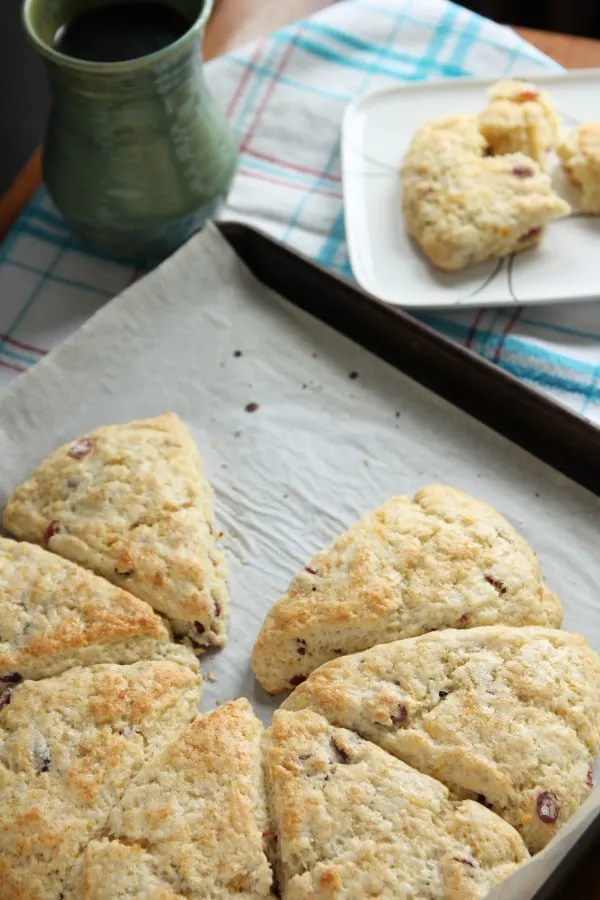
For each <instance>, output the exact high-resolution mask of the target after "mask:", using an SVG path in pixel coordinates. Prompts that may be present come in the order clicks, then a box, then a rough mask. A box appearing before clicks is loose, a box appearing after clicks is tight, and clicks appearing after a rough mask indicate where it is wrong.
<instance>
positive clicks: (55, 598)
mask: <svg viewBox="0 0 600 900" xmlns="http://www.w3.org/2000/svg"><path fill="white" fill-rule="evenodd" d="M0 623H1V627H0V633H1V636H0V685H1V684H15V683H18V682H19V681H22V680H23V679H26V678H32V679H38V678H47V677H48V676H52V675H59V674H60V673H61V672H64V671H65V670H66V669H70V668H73V667H74V666H89V665H95V664H98V663H122V664H124V663H133V662H137V661H138V660H150V659H172V660H174V661H177V662H181V663H183V664H187V665H189V666H191V667H192V668H194V669H196V668H197V666H198V662H197V659H196V657H195V656H194V654H193V653H192V651H191V650H190V649H188V648H187V647H185V646H183V645H182V644H179V645H178V644H175V643H173V642H172V640H171V635H170V632H169V629H168V627H167V626H166V624H165V621H164V620H163V619H162V618H161V617H160V616H159V615H157V614H156V613H155V612H154V611H153V609H152V607H151V606H149V605H148V604H147V603H144V601H143V600H139V599H138V598H137V597H134V596H133V595H132V594H130V593H128V592H127V591H124V590H122V589H121V588H118V587H115V586H114V585H112V584H111V583H110V582H108V581H106V579H104V578H100V577H99V576H98V575H94V574H93V573H92V572H89V571H87V570H86V569H82V568H81V567H80V566H77V565H76V564H75V563H72V562H69V561H68V560H65V559H61V558H60V557H59V556H55V555H54V554H52V553H49V552H48V551H47V550H44V549H43V548H42V547H38V546H37V545H35V544H30V543H27V542H25V541H23V542H17V541H12V540H9V539H8V538H0Z"/></svg>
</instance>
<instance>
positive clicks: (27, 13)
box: [21, 0, 213, 73]
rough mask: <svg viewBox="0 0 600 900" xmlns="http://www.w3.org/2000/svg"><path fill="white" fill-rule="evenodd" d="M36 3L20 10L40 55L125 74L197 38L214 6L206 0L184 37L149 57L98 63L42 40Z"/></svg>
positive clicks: (27, 1) (27, 2) (80, 69)
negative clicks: (35, 16) (34, 15)
mask: <svg viewBox="0 0 600 900" xmlns="http://www.w3.org/2000/svg"><path fill="white" fill-rule="evenodd" d="M37 2H39V0H25V3H24V4H23V9H22V13H21V20H22V22H23V26H24V28H25V32H26V34H27V37H28V38H29V41H30V42H31V43H32V44H33V46H34V48H35V49H36V50H37V52H38V53H39V54H40V55H41V56H43V57H45V59H47V60H49V61H50V62H53V63H56V64H57V65H60V66H61V67H63V68H65V67H67V68H70V69H75V70H76V71H78V72H89V73H93V72H98V73H100V72H104V73H107V72H111V73H113V72H114V73H117V72H123V73H124V72H131V71H132V70H135V69H143V68H146V67H147V66H152V65H153V64H154V63H157V62H159V61H160V60H161V59H164V58H166V57H168V56H169V55H170V54H171V53H172V51H173V50H176V49H179V48H181V47H184V46H185V45H186V44H187V43H189V42H190V41H191V40H192V39H193V38H195V37H197V36H198V35H199V33H200V32H201V31H202V30H203V28H204V26H205V25H206V23H207V21H208V19H209V17H210V14H211V12H212V8H213V0H204V2H203V5H202V10H201V11H200V13H199V14H198V16H197V18H196V19H195V20H194V21H193V22H192V23H191V25H190V27H189V28H188V29H187V31H185V32H184V33H183V34H182V35H181V37H178V38H177V40H176V41H173V42H172V43H171V44H168V45H167V46H166V47H162V48H161V49H160V50H155V51H154V52H153V53H148V54H146V56H138V57H134V58H133V59H123V60H119V61H118V62H96V61H95V60H91V59H78V58H77V57H75V56H68V55H67V54H66V53H61V52H60V50H56V48H55V47H52V46H51V45H50V44H47V43H46V42H45V41H43V40H42V38H41V37H40V36H39V34H38V33H37V31H36V29H35V28H34V25H33V22H32V9H33V5H34V4H35V3H37ZM99 5H101V3H99Z"/></svg>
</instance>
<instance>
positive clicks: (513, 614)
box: [252, 485, 562, 694]
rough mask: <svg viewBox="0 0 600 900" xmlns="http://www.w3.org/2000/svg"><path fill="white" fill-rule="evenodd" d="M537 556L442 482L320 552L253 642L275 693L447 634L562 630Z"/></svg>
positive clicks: (259, 667) (393, 504) (257, 663)
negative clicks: (334, 663) (329, 665)
mask: <svg viewBox="0 0 600 900" xmlns="http://www.w3.org/2000/svg"><path fill="white" fill-rule="evenodd" d="M561 621H562V610H561V606H560V603H559V601H558V599H557V597H556V596H555V595H554V594H553V593H552V591H550V590H549V588H548V587H547V586H546V585H545V583H544V580H543V578H542V573H541V570H540V565H539V562H538V560H537V557H536V556H535V554H534V552H533V551H532V550H531V548H530V547H529V546H528V544H527V543H526V541H525V540H524V539H523V538H522V537H521V536H520V535H519V534H518V533H517V532H516V531H515V529H514V528H513V527H512V526H511V525H510V524H509V523H508V522H507V521H506V520H505V519H504V518H503V517H502V516H501V515H499V514H498V513H497V512H496V511H495V510H493V509H492V508H491V507H489V506H487V505H486V504H484V503H482V502H480V501H478V500H474V499H473V498H471V497H469V496H468V495H467V494H464V493H463V492H462V491H459V490H456V489H454V488H450V487H446V486H443V485H430V486H428V487H424V488H422V489H421V490H419V491H418V492H417V493H416V494H415V496H414V498H413V499H412V500H411V499H410V498H408V497H392V498H391V499H390V500H388V501H387V502H385V503H384V504H383V505H382V506H381V507H379V508H378V509H376V510H375V511H374V512H372V513H370V514H369V515H367V516H365V517H364V518H363V519H361V520H360V521H359V522H357V523H356V524H355V525H354V526H353V527H352V528H350V529H349V531H347V532H346V533H345V534H344V535H342V536H341V537H340V538H339V539H338V540H337V541H336V542H335V543H334V544H333V545H332V547H331V548H330V549H329V550H326V551H324V552H322V553H318V554H317V555H316V556H315V557H314V558H313V559H312V560H311V561H310V562H309V563H308V564H307V566H306V567H305V569H304V571H303V572H302V573H300V574H299V575H297V576H296V577H295V578H294V579H293V581H292V582H291V584H290V586H289V587H288V589H287V591H286V592H285V593H284V595H283V596H282V597H281V598H280V599H279V600H278V601H277V602H276V603H275V604H274V605H273V606H272V607H271V609H270V610H269V612H268V613H267V616H266V618H265V621H264V623H263V626H262V629H261V631H260V634H259V636H258V638H257V640H256V643H255V645H254V650H253V655H252V663H253V669H254V672H255V674H256V676H257V678H258V680H259V681H260V683H261V685H262V686H263V687H264V688H265V689H266V690H267V691H269V692H270V693H273V694H276V693H279V692H281V691H284V690H286V689H288V688H290V687H295V686H297V685H298V684H300V683H301V682H302V681H303V680H304V679H305V678H306V677H307V676H308V675H309V674H310V672H312V671H313V670H314V669H316V668H317V667H318V666H320V665H322V664H323V663H324V662H327V661H328V660H330V659H334V658H335V657H338V656H343V655H346V654H348V653H355V652H357V651H359V650H364V649H367V648H369V647H372V646H374V645H376V644H381V643H388V642H390V641H394V640H399V639H403V638H407V637H414V636H416V635H419V634H423V633H425V632H428V631H434V630H436V629H441V628H472V627H476V626H480V625H496V624H500V623H501V624H505V625H518V626H523V625H544V626H550V627H558V626H559V625H560V623H561Z"/></svg>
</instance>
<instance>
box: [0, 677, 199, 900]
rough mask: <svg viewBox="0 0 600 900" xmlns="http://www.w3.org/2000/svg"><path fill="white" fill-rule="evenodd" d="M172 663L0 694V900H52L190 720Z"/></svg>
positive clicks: (193, 700)
mask: <svg viewBox="0 0 600 900" xmlns="http://www.w3.org/2000/svg"><path fill="white" fill-rule="evenodd" d="M199 687H200V679H199V676H198V675H196V674H194V673H193V672H191V671H190V669H189V668H187V667H185V666H180V665H177V664H176V663H172V662H162V661H161V662H138V663H135V664H133V665H131V666H117V665H110V664H109V665H99V666H90V667H89V668H76V669H71V670H70V671H69V672H64V673H63V674H62V675H58V676H56V677H55V678H46V679H43V680H42V681H25V682H23V683H22V684H20V685H8V686H6V685H5V686H3V691H2V692H0V706H1V707H2V710H1V711H0V797H1V798H2V802H1V803H0V900H59V898H62V892H63V888H64V886H65V884H66V883H68V879H69V875H70V871H71V869H72V867H73V864H74V863H75V861H76V859H77V856H78V854H79V853H80V852H81V851H82V850H83V849H84V847H85V846H86V845H87V843H88V842H89V841H90V839H91V838H93V837H95V836H96V835H99V834H100V832H101V830H102V828H103V827H104V825H105V823H106V820H107V818H108V815H109V813H110V811H111V810H112V809H113V808H114V806H115V804H116V803H117V802H118V801H119V799H120V798H121V797H122V795H123V793H124V791H125V789H126V788H127V786H128V784H129V782H130V781H131V779H132V778H133V776H134V775H136V774H137V773H138V771H139V770H140V768H141V767H142V765H144V763H146V762H147V761H148V760H149V759H150V758H151V757H152V755H153V754H154V753H155V752H156V751H157V750H158V749H159V748H160V747H161V746H162V745H163V744H164V742H165V741H169V740H172V739H173V738H174V737H175V736H176V734H177V733H178V732H179V731H180V730H181V729H182V728H185V727H186V726H187V725H188V724H189V723H190V722H191V721H192V720H193V718H194V716H195V714H196V707H197V703H198V695H199Z"/></svg>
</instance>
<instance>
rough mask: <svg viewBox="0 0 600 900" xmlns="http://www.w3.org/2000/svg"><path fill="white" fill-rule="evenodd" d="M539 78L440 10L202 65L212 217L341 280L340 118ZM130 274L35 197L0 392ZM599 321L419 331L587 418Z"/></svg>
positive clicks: (503, 44)
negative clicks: (449, 89)
mask: <svg viewBox="0 0 600 900" xmlns="http://www.w3.org/2000/svg"><path fill="white" fill-rule="evenodd" d="M548 68H557V66H556V64H555V63H553V62H552V61H551V60H549V59H548V58H547V57H545V56H543V54H541V53H539V52H538V51H537V50H535V49H534V48H533V47H531V46H530V45H528V44H527V43H526V42H524V41H523V40H521V39H520V38H519V37H518V36H517V35H516V34H515V33H514V32H513V31H512V30H511V29H509V28H506V27H503V26H500V25H497V24H495V23H493V22H490V21H488V20H486V19H484V18H482V17H480V16H478V15H476V14H475V13H472V12H470V11H468V10H465V9H463V8H461V7H459V6H457V5H454V4H452V3H449V2H446V0H404V2H399V0H375V2H372V0H341V2H338V3H335V4H333V5H332V6H330V7H328V8H326V9H325V10H323V11H322V12H321V13H318V14H317V15H315V16H313V17H312V18H310V19H307V20H304V21H301V22H298V23H295V24H294V25H291V26H290V27H288V28H285V29H283V30H281V31H278V32H276V33H275V34H272V35H270V36H269V37H266V38H263V39H262V40H259V41H257V42H256V43H254V44H252V45H249V46H247V47H245V48H243V49H241V50H238V51H236V52H234V53H231V54H228V55H227V56H225V57H223V58H221V59H218V60H215V61H213V62H211V63H209V64H208V65H207V67H206V77H207V80H208V82H209V84H210V87H211V89H212V91H213V93H214V95H215V97H216V99H217V100H218V102H219V103H220V104H221V106H222V107H223V108H224V109H226V110H227V114H228V116H229V118H230V120H231V121H232V123H233V125H234V127H235V129H236V131H237V132H238V135H239V140H240V146H241V153H240V163H239V169H238V173H237V176H236V179H235V182H234V184H233V188H232V191H231V194H230V197H229V200H228V203H227V205H226V207H225V208H224V209H223V211H222V213H221V218H224V219H236V220H239V221H242V222H246V223H248V224H250V225H253V226H255V227H258V228H260V229H262V230H264V231H266V232H268V233H269V234H271V235H273V236H274V237H275V238H278V239H279V240H283V241H284V242H287V243H289V244H290V245H291V246H293V247H296V248H298V249H299V250H301V251H303V252H304V253H307V254H308V255H309V256H311V257H312V258H314V259H315V260H316V261H318V262H319V263H321V264H323V265H325V266H327V267H329V268H330V269H332V270H334V271H336V272H338V273H340V274H342V275H344V276H346V277H348V278H352V273H351V269H350V265H349V262H348V255H347V251H346V244H345V232H344V217H343V211H342V185H341V177H340V123H341V119H342V115H343V112H344V109H345V107H346V106H347V104H348V103H349V102H350V101H351V100H352V99H354V98H355V97H357V96H359V95H360V94H362V93H364V92H366V91H369V90H372V89H374V88H378V87H384V86H389V85H393V84H394V83H398V82H414V81H421V80H431V79H436V78H456V77H465V76H468V75H481V76H489V77H494V76H500V75H508V74H509V73H510V74H516V75H521V74H529V75H530V76H531V77H535V73H536V72H539V71H541V70H547V69H548ZM139 274H140V273H139V272H137V271H135V270H134V269H133V268H132V267H131V266H127V265H123V264H121V263H118V262H114V261H111V260H107V259H105V258H102V257H100V256H98V255H96V254H94V253H93V252H92V251H90V250H89V249H87V248H86V247H84V246H83V245H82V244H81V243H80V242H79V241H78V240H77V239H76V238H75V237H74V236H73V235H72V234H71V233H70V232H69V229H68V227H67V226H66V224H65V222H64V221H63V220H62V218H61V217H60V215H58V213H57V212H56V210H55V209H54V208H53V206H52V203H51V201H50V200H49V198H48V196H47V194H46V193H45V191H44V190H43V189H41V190H40V191H38V193H37V194H36V196H35V197H34V198H33V199H32V201H31V202H30V203H29V205H28V206H27V208H26V209H25V210H24V212H23V213H22V215H21V217H20V218H19V220H18V221H17V222H16V224H15V225H14V227H13V228H12V230H11V232H10V233H9V235H8V236H7V238H6V240H5V242H4V244H3V246H2V247H1V248H0V384H2V383H3V382H4V383H6V382H7V381H8V380H10V379H11V378H13V377H16V375H17V373H18V372H20V371H22V370H24V369H26V368H27V367H28V366H30V365H32V364H33V363H35V362H36V361H37V360H38V359H39V358H40V357H41V356H43V355H44V354H45V353H47V352H48V351H49V350H51V349H52V347H54V346H56V345H57V344H58V343H59V342H60V341H61V340H62V339H63V338H64V337H66V336H67V335H68V334H70V333H71V332H72V331H73V330H74V329H75V328H77V327H78V326H79V325H81V324H82V323H83V322H84V321H85V320H86V319H87V318H88V317H89V316H90V315H92V314H93V313H94V312H95V311H96V310H97V309H98V308H99V307H100V306H101V305H102V304H103V303H104V302H105V301H106V300H107V299H108V298H110V297H112V296H114V295H115V294H116V293H118V292H119V291H120V290H121V289H122V288H124V287H125V286H126V285H127V284H128V283H130V282H131V281H132V280H134V279H135V278H136V277H138V276H139ZM599 297H600V277H599ZM598 310H599V306H598V303H595V302H592V303H587V304H562V305H557V306H547V307H544V306H542V307H529V308H526V309H523V308H521V307H516V308H515V307H514V306H513V307H511V308H510V309H487V310H484V311H477V310H474V311H473V310H472V311H461V312H458V313H455V312H452V313H450V312H448V313H444V312H436V313H435V314H430V313H427V314H423V315H422V318H423V320H424V321H426V322H428V323H429V324H431V325H433V326H434V327H436V328H438V329H439V330H440V331H442V332H443V333H444V334H446V335H448V336H450V337H452V338H453V339H455V340H456V341H458V342H460V343H462V344H465V345H467V346H469V347H470V348H471V349H472V350H474V351H475V352H477V353H479V354H481V355H482V356H484V357H486V358H487V359H490V360H493V361H494V362H495V363H496V364H497V365H499V366H500V367H501V368H503V369H505V370H506V371H509V372H511V373H513V374H515V375H517V376H518V377H519V378H521V379H523V380H525V381H526V382H528V383H529V384H531V385H534V386H536V387H537V388H539V389H541V390H543V391H545V392H547V393H549V394H551V395H552V396H553V398H554V399H557V400H559V401H560V402H563V403H566V404H567V405H568V406H569V407H570V408H571V409H573V410H575V411H577V412H580V413H583V414H584V415H587V416H588V417H590V418H592V419H596V420H598V419H600V317H599V315H598Z"/></svg>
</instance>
